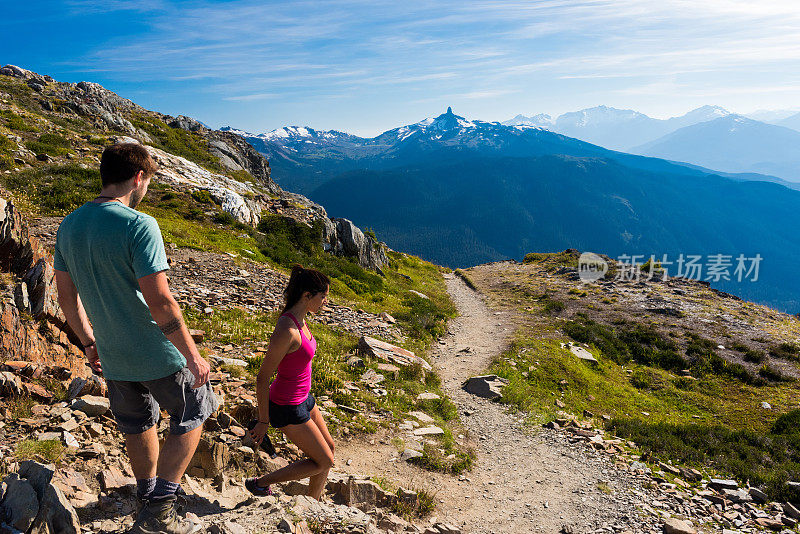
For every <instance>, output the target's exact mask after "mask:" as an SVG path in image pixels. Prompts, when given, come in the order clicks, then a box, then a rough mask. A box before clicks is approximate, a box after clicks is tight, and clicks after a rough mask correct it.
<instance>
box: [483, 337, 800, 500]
mask: <svg viewBox="0 0 800 534" xmlns="http://www.w3.org/2000/svg"><path fill="white" fill-rule="evenodd" d="M700 345H703V344H702V343H700ZM610 346H611V347H612V348H613V347H617V345H615V344H613V343H612V344H611V345H610ZM617 348H618V347H617ZM695 350H698V349H695ZM592 351H593V352H594V353H595V356H596V357H597V358H598V364H597V365H596V366H592V365H589V364H587V363H585V362H583V361H582V360H579V359H578V358H575V357H574V356H572V355H571V354H570V353H569V351H568V350H567V349H562V348H561V346H560V342H559V340H556V339H542V338H541V337H539V336H537V335H535V333H529V334H527V335H525V334H522V335H520V336H519V337H518V338H517V339H516V341H515V342H514V343H513V345H512V346H511V348H510V349H509V350H508V351H507V352H506V353H504V354H503V355H501V356H500V357H499V358H497V360H496V362H495V363H494V364H493V365H492V367H491V371H492V372H494V373H496V374H498V375H499V376H502V377H503V378H506V379H508V380H509V384H508V385H507V386H506V387H505V388H504V391H503V398H502V401H501V402H504V403H508V404H510V405H513V406H514V407H516V408H519V409H521V410H525V411H527V412H529V413H530V414H531V419H532V421H534V422H538V423H542V422H545V421H548V420H552V419H554V418H557V417H558V412H559V411H560V409H559V408H558V407H557V406H556V404H555V400H556V399H560V400H561V402H563V403H564V404H565V405H566V407H565V408H564V409H563V410H565V411H566V412H568V413H572V414H581V413H583V411H584V410H588V411H590V412H592V413H594V414H596V416H598V417H599V416H600V415H609V416H611V417H612V418H613V421H612V423H611V424H610V426H609V427H608V428H609V430H610V431H612V432H614V433H615V434H616V435H619V436H620V437H624V438H627V439H631V440H633V441H635V442H636V443H637V445H639V446H641V447H642V448H644V449H645V450H648V451H650V452H652V453H653V454H655V455H657V456H658V457H659V458H661V459H668V460H670V461H673V462H677V463H685V464H687V465H692V466H710V467H711V468H712V469H714V470H715V471H717V472H719V473H721V474H723V475H725V476H734V477H736V478H738V479H739V480H740V481H742V482H744V481H746V480H748V479H749V480H750V482H751V483H752V484H754V485H761V486H763V487H765V488H767V489H768V491H769V493H770V495H772V496H773V498H776V499H777V498H779V497H780V498H783V497H784V496H785V494H784V493H782V490H781V487H782V481H783V480H785V479H786V478H787V477H788V478H789V479H791V480H797V477H798V476H800V467H798V466H800V452H798V451H800V437H795V436H796V435H795V434H792V435H789V436H787V435H785V432H786V430H792V431H794V432H797V429H798V428H799V427H798V424H797V423H798V421H800V412H798V413H794V412H793V415H791V416H787V417H785V418H782V419H778V422H776V418H778V415H779V414H781V413H787V412H790V410H792V409H794V408H795V407H796V406H798V404H800V391H798V388H797V387H796V384H795V383H787V382H769V383H766V382H765V384H766V385H762V386H757V385H754V384H752V383H747V382H743V381H741V380H737V379H731V377H730V376H728V375H725V374H716V373H706V374H704V375H702V376H701V377H700V378H699V379H697V380H694V379H691V378H686V377H682V376H676V375H675V374H673V373H671V372H669V371H667V370H665V369H662V368H660V367H654V366H651V365H642V364H640V363H637V362H636V361H635V360H633V359H631V360H623V363H619V362H618V361H615V358H612V357H608V356H607V355H606V354H605V353H604V352H602V351H601V350H598V349H596V348H595V349H592ZM511 362H513V363H514V364H515V365H512V364H511ZM537 362H538V364H537ZM523 373H526V374H527V376H524V375H523ZM562 380H565V381H566V384H565V385H563V384H562V383H561V382H562ZM764 400H768V401H769V402H770V404H771V405H772V410H765V409H763V408H762V407H761V402H762V401H764ZM645 414H646V415H645Z"/></svg>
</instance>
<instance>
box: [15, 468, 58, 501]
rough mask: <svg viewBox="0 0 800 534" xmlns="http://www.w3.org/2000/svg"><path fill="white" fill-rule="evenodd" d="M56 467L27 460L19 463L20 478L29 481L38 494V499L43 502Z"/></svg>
mask: <svg viewBox="0 0 800 534" xmlns="http://www.w3.org/2000/svg"><path fill="white" fill-rule="evenodd" d="M54 473H55V466H54V465H53V464H48V465H45V464H40V463H39V462H34V461H33V460H25V461H22V462H20V463H19V476H21V477H22V478H24V479H25V480H27V481H28V483H29V484H30V485H31V486H32V487H33V490H34V491H35V492H36V497H37V498H38V499H39V500H40V501H41V500H42V499H43V498H44V493H45V489H47V485H48V484H50V481H51V480H53V474H54Z"/></svg>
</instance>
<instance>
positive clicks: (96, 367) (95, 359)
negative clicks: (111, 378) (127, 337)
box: [83, 344, 103, 375]
mask: <svg viewBox="0 0 800 534" xmlns="http://www.w3.org/2000/svg"><path fill="white" fill-rule="evenodd" d="M83 350H84V352H85V353H86V359H87V360H89V367H91V368H92V371H94V372H95V373H97V374H98V375H102V374H103V368H102V367H101V366H100V356H98V355H97V345H95V344H92V345H89V346H88V347H85V348H84V349H83Z"/></svg>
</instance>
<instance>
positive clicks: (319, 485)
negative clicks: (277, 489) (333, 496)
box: [308, 406, 336, 500]
mask: <svg viewBox="0 0 800 534" xmlns="http://www.w3.org/2000/svg"><path fill="white" fill-rule="evenodd" d="M311 421H313V422H314V424H315V425H316V426H317V429H318V430H319V432H320V434H322V437H323V438H325V443H326V445H327V446H328V449H329V450H330V455H331V459H333V451H334V449H335V448H336V446H335V445H334V443H333V438H332V437H331V434H330V432H328V425H326V424H325V419H323V418H322V413H320V411H319V408H317V407H316V406H314V408H313V409H312V410H311ZM331 465H333V463H331ZM328 471H330V468H328V469H326V470H325V471H321V472H319V473H317V474H315V475H311V477H309V479H308V496H309V497H314V498H315V499H317V500H319V499H320V498H321V497H322V492H323V491H325V482H326V481H327V480H328Z"/></svg>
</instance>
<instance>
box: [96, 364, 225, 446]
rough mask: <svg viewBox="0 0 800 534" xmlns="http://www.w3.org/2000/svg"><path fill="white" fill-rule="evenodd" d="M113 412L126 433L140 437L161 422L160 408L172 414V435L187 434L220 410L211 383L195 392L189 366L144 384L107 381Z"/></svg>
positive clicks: (170, 416)
mask: <svg viewBox="0 0 800 534" xmlns="http://www.w3.org/2000/svg"><path fill="white" fill-rule="evenodd" d="M107 383H108V398H109V400H110V401H111V412H112V413H113V414H114V419H116V420H117V426H118V427H119V430H120V432H122V433H123V434H141V433H142V432H144V431H145V430H147V429H149V428H150V427H152V426H154V425H155V424H156V423H158V419H159V417H160V415H161V408H164V409H165V410H166V411H167V413H168V414H169V431H170V433H171V434H185V433H186V432H189V431H190V430H194V429H195V428H197V427H199V426H200V425H202V424H203V422H204V421H205V420H206V419H208V417H209V416H210V415H211V414H213V413H214V412H215V411H216V410H217V408H218V407H219V402H218V401H217V397H216V395H214V391H212V389H211V384H210V383H208V382H206V383H205V384H203V385H202V386H201V387H199V388H197V389H192V385H193V384H194V375H193V374H192V372H191V371H190V370H189V368H188V367H184V368H183V369H181V370H180V371H178V372H176V373H173V374H171V375H169V376H165V377H164V378H158V379H156V380H147V381H144V382H126V381H123V380H108V381H107Z"/></svg>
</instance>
